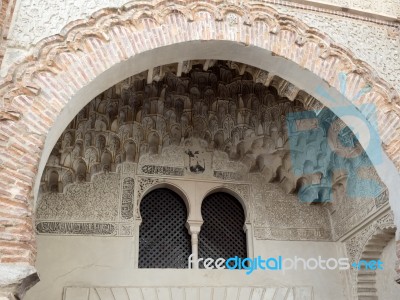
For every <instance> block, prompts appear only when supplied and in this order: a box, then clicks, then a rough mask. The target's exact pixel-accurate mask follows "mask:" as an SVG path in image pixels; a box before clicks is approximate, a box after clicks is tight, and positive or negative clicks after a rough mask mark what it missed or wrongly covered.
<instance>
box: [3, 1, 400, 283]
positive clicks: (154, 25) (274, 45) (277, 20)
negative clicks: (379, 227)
mask: <svg viewBox="0 0 400 300" xmlns="http://www.w3.org/2000/svg"><path fill="white" fill-rule="evenodd" d="M178 28H180V29H178ZM250 53H251V55H250ZM201 56H206V57H202V58H216V59H219V58H221V59H223V58H225V59H231V60H235V61H239V62H243V63H247V64H250V65H257V66H261V67H262V68H263V69H266V70H268V71H270V72H272V73H275V74H276V75H279V76H280V77H282V78H284V79H287V80H289V81H290V82H292V83H293V84H295V85H296V86H299V87H302V88H304V90H305V91H307V92H308V93H310V94H311V95H314V96H315V97H316V98H318V99H319V100H320V101H321V102H322V103H323V104H325V105H326V106H328V107H330V108H332V109H333V110H334V111H335V105H338V104H339V105H343V104H346V105H349V104H351V108H352V109H354V110H355V109H356V108H357V107H359V106H360V105H361V104H363V103H372V104H375V105H376V107H377V109H378V122H379V124H381V126H380V134H381V136H382V137H384V144H385V149H386V153H387V154H388V155H389V157H390V158H391V159H392V161H393V162H394V163H395V164H396V165H397V166H398V167H399V166H400V150H399V148H400V142H399V141H397V140H396V139H395V137H396V135H397V134H398V133H399V123H400V117H399V115H400V108H399V106H398V102H399V95H398V93H397V92H396V91H395V90H394V89H393V88H391V87H390V85H388V84H387V83H386V82H385V81H384V80H382V79H381V78H379V77H378V76H377V75H376V73H375V72H374V70H373V69H372V68H371V67H369V66H368V65H367V64H366V63H364V62H362V61H360V60H358V59H356V58H355V57H354V55H353V54H352V53H351V52H350V51H349V50H347V49H345V48H343V47H340V46H339V45H336V44H335V43H334V42H333V41H332V40H331V39H330V38H329V37H327V36H326V35H325V34H323V33H321V32H319V31H317V30H315V29H313V28H309V27H308V26H306V25H305V24H304V23H302V22H301V21H299V20H296V19H295V18H292V17H289V16H286V15H282V14H278V13H277V12H276V11H275V10H273V9H272V8H270V7H268V6H267V5H266V4H265V3H262V2H254V3H252V4H249V5H247V6H240V7H238V6H235V5H228V4H224V2H223V1H222V2H220V1H211V2H207V3H206V2H197V1H196V2H192V3H190V4H187V5H186V4H185V3H183V2H180V1H178V0H177V1H176V2H175V3H173V4H172V2H169V3H168V4H166V3H165V2H132V3H130V4H127V5H125V6H123V7H121V8H120V9H103V10H101V11H99V12H97V13H95V14H93V15H92V17H91V18H90V19H88V20H79V21H75V22H72V23H71V24H69V25H67V26H66V27H65V28H64V29H63V30H62V32H61V33H60V34H59V35H56V36H52V37H49V38H46V39H44V40H42V41H41V42H39V43H38V44H37V45H35V46H34V47H33V51H32V54H31V56H29V57H28V58H27V59H26V60H25V61H23V62H21V63H18V64H16V65H14V66H13V67H12V68H11V69H10V71H9V74H8V76H7V77H6V79H5V80H4V81H3V82H0V95H1V98H0V99H1V100H0V101H1V102H0V120H1V122H0V197H1V198H0V208H4V209H2V210H0V211H1V213H2V215H1V218H2V222H4V224H6V227H5V228H6V230H4V231H0V250H2V252H3V253H6V254H5V255H2V256H1V258H0V263H1V264H7V263H8V264H11V265H14V264H17V263H18V264H20V266H23V267H22V271H18V272H17V273H18V274H19V275H18V276H19V277H18V276H17V277H16V278H23V277H24V276H26V275H27V273H31V272H33V271H34V270H33V269H32V265H33V263H34V259H35V246H34V241H35V238H34V231H33V227H32V206H33V205H34V203H33V201H32V199H33V197H34V194H35V192H34V190H33V188H32V187H33V186H34V182H35V180H36V182H38V181H40V178H39V180H37V179H38V178H37V177H40V174H41V173H42V170H43V167H44V163H45V162H46V160H47V158H48V155H49V153H50V151H51V149H52V148H53V145H54V143H55V141H56V139H57V138H58V136H59V135H60V133H61V132H62V131H63V129H64V127H65V126H66V125H67V124H68V122H69V121H70V120H71V119H72V118H73V117H74V116H75V114H76V113H77V112H79V110H80V109H81V108H82V107H83V106H84V105H85V104H87V103H88V102H89V101H90V100H91V99H92V98H93V97H95V96H96V95H97V94H99V93H100V92H102V91H104V90H105V89H107V88H109V87H110V86H112V85H114V84H115V83H117V82H119V81H121V80H123V79H125V78H126V77H128V76H130V75H133V74H135V73H138V72H140V71H143V70H146V69H148V68H149V67H156V66H158V65H162V64H166V63H170V62H177V61H178V62H181V61H184V60H189V59H192V58H200V57H201ZM319 87H322V91H321V90H319ZM360 92H361V93H360ZM333 98H334V99H335V101H336V100H337V103H336V102H335V103H332V99H333ZM366 114H367V113H366ZM367 118H368V116H367ZM385 122H390V124H393V125H392V126H385ZM40 162H41V163H40ZM390 172H391V174H389V175H392V174H393V173H396V172H397V171H396V170H395V169H394V168H392V169H391V171H390ZM390 172H389V173H390ZM378 173H379V170H378ZM38 174H39V176H37V175H38ZM380 175H381V174H380ZM396 176H397V177H396ZM396 176H394V177H393V176H389V177H392V178H390V179H391V180H392V181H393V180H394V181H393V183H392V185H395V184H396V183H397V182H399V180H398V174H396ZM393 178H395V179H393ZM396 180H397V181H396ZM385 183H386V182H385ZM389 190H390V187H389ZM399 210H400V209H399ZM2 211H5V213H3V212H2ZM395 211H397V210H396V209H395ZM399 215H400V214H399ZM3 220H4V221H3ZM24 266H26V268H25V267H24ZM0 272H1V269H0Z"/></svg>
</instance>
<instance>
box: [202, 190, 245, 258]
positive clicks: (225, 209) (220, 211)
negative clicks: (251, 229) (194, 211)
mask: <svg viewBox="0 0 400 300" xmlns="http://www.w3.org/2000/svg"><path fill="white" fill-rule="evenodd" d="M201 215H202V218H203V221H204V223H203V225H202V226H201V231H200V234H199V257H201V258H204V259H206V258H209V257H211V258H213V259H215V260H216V259H218V258H220V257H221V258H224V259H228V258H230V257H235V256H238V257H241V258H245V257H247V256H246V253H247V250H246V234H245V232H244V229H243V228H244V222H245V215H244V212H243V207H242V205H241V204H240V202H239V201H238V200H237V199H235V197H233V196H231V195H229V194H227V193H214V194H211V195H209V196H207V197H206V198H205V199H204V200H203V202H202V205H201Z"/></svg>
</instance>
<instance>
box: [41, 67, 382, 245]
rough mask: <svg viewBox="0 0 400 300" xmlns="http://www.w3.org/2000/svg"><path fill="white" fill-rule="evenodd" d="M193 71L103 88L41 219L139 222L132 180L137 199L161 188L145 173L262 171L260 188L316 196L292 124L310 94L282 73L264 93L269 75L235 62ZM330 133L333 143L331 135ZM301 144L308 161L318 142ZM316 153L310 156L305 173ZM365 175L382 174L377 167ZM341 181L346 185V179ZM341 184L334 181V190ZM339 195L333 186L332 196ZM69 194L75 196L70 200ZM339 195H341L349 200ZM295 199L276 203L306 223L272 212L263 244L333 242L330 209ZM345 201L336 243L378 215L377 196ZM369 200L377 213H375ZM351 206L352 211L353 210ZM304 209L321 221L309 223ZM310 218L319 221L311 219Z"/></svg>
mask: <svg viewBox="0 0 400 300" xmlns="http://www.w3.org/2000/svg"><path fill="white" fill-rule="evenodd" d="M190 65H191V66H190V67H188V68H187V69H186V72H187V73H182V74H181V77H178V76H177V75H176V73H177V70H176V69H174V67H173V66H163V67H162V70H163V71H162V72H163V74H162V75H163V76H159V77H157V78H155V79H156V80H157V81H155V80H153V81H152V82H151V83H150V84H148V83H147V80H148V79H147V76H144V75H143V74H138V75H135V76H134V77H132V78H128V79H127V80H124V81H123V82H120V83H118V84H117V85H115V86H114V87H112V88H110V89H109V90H107V91H105V92H104V93H102V94H101V95H99V96H98V97H96V98H95V99H93V100H92V101H91V102H90V103H89V104H88V105H87V106H86V107H85V108H83V109H82V110H81V111H80V112H79V113H78V115H77V116H76V117H75V118H74V120H73V121H72V122H71V123H70V125H69V126H68V127H67V129H66V130H65V131H64V133H63V135H62V136H61V138H60V139H59V141H58V142H57V144H56V146H55V147H54V149H53V151H52V153H51V155H50V157H49V160H48V163H47V165H46V169H45V172H44V173H43V177H42V184H41V198H40V201H39V205H38V219H39V220H52V221H54V220H56V221H60V220H62V221H68V222H74V221H90V222H104V221H107V222H110V221H112V222H115V221H118V222H122V221H129V220H132V218H133V215H134V213H133V209H134V207H135V206H136V212H135V216H136V217H140V214H139V211H138V209H139V205H137V203H136V205H134V203H133V201H134V199H133V194H134V183H135V184H137V186H138V188H137V195H136V196H137V197H136V201H140V199H141V197H142V194H143V192H145V190H146V189H147V188H148V187H149V186H151V185H153V184H156V183H157V182H159V178H157V177H154V178H151V177H143V178H142V177H140V178H138V179H137V180H138V181H137V182H135V180H136V179H134V176H135V175H137V174H143V173H145V174H150V175H156V176H158V175H163V176H174V177H180V176H187V175H190V176H195V177H200V176H203V177H204V176H206V177H214V179H218V180H224V181H233V182H235V181H237V180H241V181H247V180H248V179H249V176H250V174H260V175H262V182H261V183H260V184H261V186H266V184H267V183H268V182H270V181H278V182H279V184H280V185H281V186H282V187H283V189H284V190H285V191H286V193H293V192H296V191H298V190H299V185H302V184H305V185H309V184H311V183H313V184H314V183H317V184H314V185H313V189H315V190H316V191H318V189H319V186H318V182H315V180H316V178H314V177H315V176H314V177H313V175H296V174H294V173H293V170H292V166H291V156H290V149H289V142H288V131H287V122H286V119H287V118H286V116H287V115H288V114H290V113H293V112H300V111H304V105H308V104H309V102H310V101H311V100H310V96H308V95H305V94H304V92H299V91H298V90H296V89H295V87H293V86H291V85H290V84H287V83H285V82H284V81H282V80H280V79H278V78H276V77H273V78H271V80H270V81H269V82H268V85H269V86H268V87H267V86H266V85H264V84H265V82H266V80H265V78H264V77H265V76H268V74H267V75H266V74H265V72H263V73H262V72H260V70H259V69H257V68H253V67H249V66H246V65H240V64H238V63H235V62H231V61H228V62H224V61H212V62H209V63H207V68H205V66H204V64H203V61H201V63H199V62H195V61H191V62H190ZM160 72H161V71H160ZM297 94H298V95H299V96H298V97H297V96H296V95H297ZM288 98H289V99H291V100H293V101H291V100H288ZM306 100H307V101H306ZM311 102H313V101H311ZM314 102H315V101H314ZM314 102H313V103H314ZM303 103H304V104H303ZM324 134H325V138H327V137H326V132H325V133H324ZM304 143H305V145H304V149H300V148H299V149H297V151H298V155H297V157H303V156H304V157H306V153H305V152H304V151H305V149H308V150H310V149H311V148H312V147H313V145H315V144H317V143H316V141H314V140H313V137H312V136H310V137H307V139H304ZM302 151H303V152H302ZM316 157H317V155H314V156H312V157H311V158H307V163H308V165H307V168H310V161H313V160H315V158H316ZM327 159H329V157H328V158H327ZM304 161H306V160H304ZM302 163H303V161H301V160H300V166H298V167H299V168H300V169H303V167H302V166H301V164H302ZM313 163H314V166H311V169H312V168H314V170H318V171H319V172H321V173H322V174H327V173H328V172H329V170H328V169H324V168H328V166H330V165H332V162H330V163H328V162H326V164H323V165H319V164H318V161H313ZM325 166H326V167H325ZM317 168H318V169H317ZM136 169H137V170H136ZM115 172H117V173H115ZM127 172H129V174H130V175H129V176H131V177H129V178H125V177H121V178H120V177H118V178H120V179H118V180H117V181H116V182H115V183H116V185H113V188H112V189H109V188H105V187H107V186H109V185H108V184H107V183H106V182H103V186H102V187H101V188H99V189H97V188H93V187H92V185H91V184H88V183H87V182H88V181H94V180H100V179H101V178H106V177H109V178H113V176H114V177H115V176H117V174H118V173H122V174H123V173H127ZM368 172H369V174H370V176H375V177H377V176H376V173H375V172H372V170H369V171H368ZM96 174H97V175H96ZM371 174H372V175H371ZM95 175H96V176H95ZM342 175H343V176H341V177H340V178H341V180H342V181H343V177H346V174H342ZM118 176H119V175H118ZM124 176H125V175H124ZM95 178H97V179H95ZM319 180H320V179H319ZM93 183H94V184H95V182H93ZM335 184H336V182H334V180H333V182H332V186H334V187H335ZM231 186H232V189H233V190H235V191H237V192H238V193H239V195H240V196H241V197H242V199H243V200H244V201H250V197H249V194H250V193H249V190H248V187H246V186H242V185H237V184H231ZM322 188H324V189H326V187H325V186H324V187H322ZM120 189H121V190H120ZM337 190H338V189H335V188H334V193H336V192H337ZM72 191H74V195H75V196H73V197H72V198H71V196H69V195H70V194H71V192H72ZM91 191H93V192H91ZM102 191H103V192H102ZM117 194H118V195H117ZM79 195H82V197H81V196H79ZM96 195H98V196H96ZM106 195H108V196H106ZM105 196H106V197H105ZM267 198H268V197H264V195H263V193H261V194H259V195H257V198H256V199H255V203H254V205H257V206H258V210H255V212H257V211H258V212H260V211H264V210H265V209H266V208H267V207H270V206H271V205H272V204H271V203H269V202H268V201H266V202H263V199H264V200H265V199H267ZM289 198H290V199H292V198H291V196H290V197H289V196H288V199H289ZM339 198H340V199H344V196H343V197H339ZM339 198H338V199H339ZM381 198H382V199H381V200H379V201H376V203H377V204H376V207H378V205H382V203H384V202H385V201H386V200H387V198H388V197H387V195H386V194H385V195H384V197H381ZM119 199H120V200H119ZM77 201H78V202H79V203H77ZM363 201H366V200H364V199H363ZM92 202H93V203H96V205H94V206H91V207H95V210H96V214H91V213H90V209H82V208H84V207H86V206H87V205H89V203H92ZM296 202H298V199H296V198H294V197H293V201H292V203H290V204H289V203H288V202H286V203H284V201H278V202H277V203H278V204H279V205H278V206H277V207H278V208H279V207H280V205H281V208H282V209H284V208H285V209H287V211H286V212H292V211H293V212H294V211H295V210H296V209H300V211H302V212H304V214H305V215H304V217H300V218H299V217H296V218H289V216H290V214H286V215H287V216H288V217H287V218H286V217H285V215H283V214H271V217H270V218H269V224H264V223H263V224H261V223H259V224H257V221H256V224H257V225H256V227H255V230H254V234H255V236H256V237H257V238H259V239H278V240H280V239H284V240H304V239H305V240H308V239H311V240H330V239H331V238H332V234H331V228H329V226H327V224H329V222H328V218H327V215H326V209H323V208H316V207H313V208H310V209H307V208H306V205H300V203H296ZM347 202H348V203H347V204H346V205H348V206H346V205H341V206H335V204H333V205H332V207H333V208H332V209H331V210H330V211H331V214H332V218H333V224H334V226H333V232H334V238H335V239H337V238H338V237H340V236H341V235H343V234H344V233H345V232H347V231H348V230H349V228H352V226H354V224H356V223H357V220H359V218H360V216H364V215H366V214H371V213H373V212H374V211H375V210H376V208H375V206H374V205H375V204H374V203H375V202H374V199H370V200H368V202H364V203H361V202H360V203H358V202H357V201H353V202H351V201H347ZM277 203H274V205H275V204H277ZM365 203H368V205H364V204H365ZM370 203H372V204H373V207H372V209H369V208H370V207H371V205H370ZM351 205H352V207H353V206H354V210H350V209H347V207H350V206H351ZM274 207H276V206H274ZM360 207H362V208H363V209H362V210H360V209H359V208H360ZM367 209H368V210H367ZM267 211H270V212H272V211H274V210H273V209H272V210H271V209H267ZM353 211H359V212H358V213H357V214H356V213H353ZM364 211H366V212H364ZM307 213H311V214H316V215H318V216H321V217H319V218H309V215H308V214H307ZM349 213H350V214H351V216H350V217H349V216H348V214H349ZM110 214H111V215H112V216H110ZM258 215H259V213H258ZM106 216H107V217H106ZM255 216H257V214H256V215H255ZM118 218H120V219H118ZM285 218H286V219H287V220H286V219H285ZM300 219H301V220H303V221H304V222H303V223H302V225H301V224H292V223H293V222H292V220H300ZM285 220H286V221H287V222H286V223H285ZM307 220H308V221H307ZM313 220H317V221H315V222H314V224H309V223H307V222H311V221H313ZM298 223H301V222H298ZM285 224H286V225H285ZM288 224H292V225H291V226H289V225H288ZM121 226H122V225H121ZM288 226H289V227H288ZM117 227H118V228H120V229H119V230H120V232H121V231H123V232H125V233H128V232H129V230H128V228H129V227H127V226H126V225H124V226H123V227H120V226H117ZM130 230H131V229H130ZM128 235H130V234H129V233H128Z"/></svg>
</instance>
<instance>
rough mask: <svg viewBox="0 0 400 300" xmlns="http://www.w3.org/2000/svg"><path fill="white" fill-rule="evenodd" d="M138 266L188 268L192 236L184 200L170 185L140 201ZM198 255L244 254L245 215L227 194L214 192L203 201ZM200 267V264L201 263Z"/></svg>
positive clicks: (227, 256) (227, 255)
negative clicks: (140, 219) (140, 221)
mask: <svg viewBox="0 0 400 300" xmlns="http://www.w3.org/2000/svg"><path fill="white" fill-rule="evenodd" d="M140 213H141V216H142V224H141V226H140V238H139V268H187V267H188V258H189V256H190V254H191V238H190V235H189V233H188V230H187V229H186V227H185V225H186V220H187V209H186V205H185V202H184V201H183V200H182V198H181V197H180V196H179V195H178V194H176V193H175V192H173V191H171V190H169V189H165V188H162V189H157V190H154V191H152V192H150V193H149V194H147V195H146V196H145V197H144V198H143V199H142V201H141V205H140ZM201 213H202V217H203V222H204V223H203V225H202V227H201V231H200V235H199V258H209V257H210V258H213V259H217V258H224V259H228V258H229V257H234V256H239V257H242V258H244V257H246V234H245V232H244V230H243V225H244V222H245V215H244V211H243V208H242V205H241V204H240V203H239V201H238V200H237V199H236V198H235V197H233V196H231V195H230V194H227V193H223V192H217V193H213V194H211V195H209V196H207V197H206V198H205V199H204V200H203V203H202V207H201ZM200 267H201V264H200Z"/></svg>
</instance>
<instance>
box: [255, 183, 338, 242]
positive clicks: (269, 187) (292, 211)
mask: <svg viewBox="0 0 400 300" xmlns="http://www.w3.org/2000/svg"><path fill="white" fill-rule="evenodd" d="M252 183H253V185H252V187H253V198H254V200H253V201H254V202H253V218H254V220H253V224H254V235H255V237H256V239H260V240H288V241H290V240H315V241H330V240H331V239H332V234H331V231H332V230H331V226H330V220H329V219H330V216H329V211H328V209H327V207H326V206H321V205H309V204H308V203H304V202H300V201H299V200H298V199H297V197H296V196H294V195H287V194H285V192H284V191H282V190H281V189H280V188H279V186H277V185H276V184H275V183H268V184H265V183H264V181H263V178H262V176H261V175H253V176H252Z"/></svg>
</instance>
